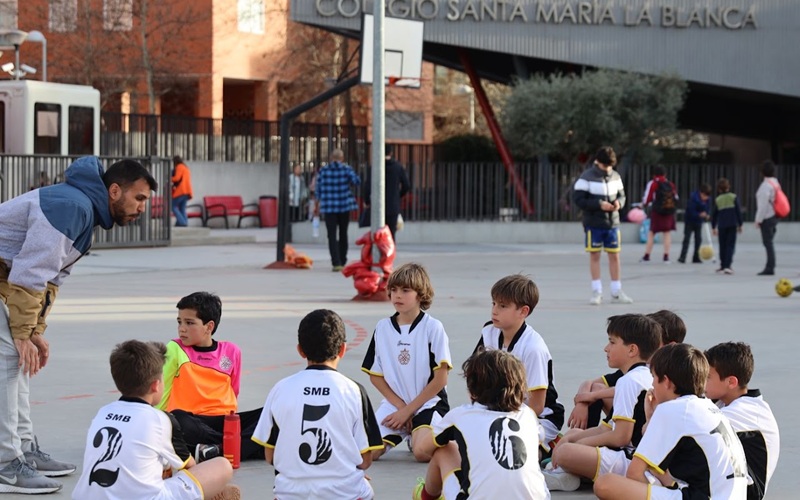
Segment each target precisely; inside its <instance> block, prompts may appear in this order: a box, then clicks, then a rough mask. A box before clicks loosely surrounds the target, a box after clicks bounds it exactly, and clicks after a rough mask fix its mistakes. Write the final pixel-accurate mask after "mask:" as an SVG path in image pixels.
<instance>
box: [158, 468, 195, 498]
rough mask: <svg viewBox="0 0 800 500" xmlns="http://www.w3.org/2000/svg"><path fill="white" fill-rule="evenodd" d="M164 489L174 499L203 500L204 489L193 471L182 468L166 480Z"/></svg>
mask: <svg viewBox="0 0 800 500" xmlns="http://www.w3.org/2000/svg"><path fill="white" fill-rule="evenodd" d="M164 489H166V490H167V494H168V495H169V498H172V499H174V500H203V490H201V489H200V485H199V484H198V483H197V480H196V479H195V478H194V476H192V474H191V473H189V472H187V471H185V470H180V471H178V472H176V473H175V475H173V476H172V477H171V478H168V479H165V480H164Z"/></svg>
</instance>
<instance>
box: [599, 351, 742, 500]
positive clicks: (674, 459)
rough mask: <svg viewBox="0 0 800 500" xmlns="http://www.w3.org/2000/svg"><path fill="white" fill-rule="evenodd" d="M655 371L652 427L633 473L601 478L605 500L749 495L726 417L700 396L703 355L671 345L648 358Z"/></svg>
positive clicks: (732, 499)
mask: <svg viewBox="0 0 800 500" xmlns="http://www.w3.org/2000/svg"><path fill="white" fill-rule="evenodd" d="M650 371H651V372H652V374H653V390H652V392H651V393H649V394H648V396H647V398H648V404H647V405H646V410H647V412H648V416H647V426H646V430H645V431H644V435H643V436H642V440H641V441H640V442H639V446H638V447H637V448H636V453H634V455H633V460H631V463H630V465H629V466H628V472H627V474H626V475H625V476H621V475H617V474H606V475H605V476H601V477H599V478H598V479H597V481H595V483H594V493H595V495H597V496H598V497H599V498H600V499H601V500H605V499H619V498H624V499H625V500H645V499H647V500H681V499H684V498H720V499H721V498H724V499H725V500H744V499H745V498H746V496H747V463H746V461H745V456H744V451H743V450H742V445H741V443H740V442H739V440H738V439H737V438H736V434H735V432H734V430H733V428H732V427H731V425H730V423H729V422H728V419H727V418H725V416H724V415H723V414H722V412H721V411H720V409H719V408H717V407H716V406H715V405H714V403H712V402H711V400H709V399H706V398H704V397H703V393H704V392H705V385H706V380H707V379H708V361H706V358H705V356H703V353H702V352H701V351H700V350H699V349H697V348H695V347H692V346H691V345H689V344H670V345H666V346H664V347H662V348H661V349H659V350H658V351H656V353H655V354H654V355H653V357H652V358H651V359H650ZM653 405H657V406H655V408H653ZM651 412H652V413H651Z"/></svg>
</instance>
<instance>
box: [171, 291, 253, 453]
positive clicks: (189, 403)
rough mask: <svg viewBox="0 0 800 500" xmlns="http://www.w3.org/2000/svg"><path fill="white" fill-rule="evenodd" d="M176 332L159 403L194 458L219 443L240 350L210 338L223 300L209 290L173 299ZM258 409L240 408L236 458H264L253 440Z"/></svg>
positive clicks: (235, 389) (231, 408)
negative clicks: (175, 423) (238, 455)
mask: <svg viewBox="0 0 800 500" xmlns="http://www.w3.org/2000/svg"><path fill="white" fill-rule="evenodd" d="M177 307H178V337H179V338H177V339H174V340H171V341H170V342H169V343H168V344H167V361H166V363H165V364H164V396H163V398H162V399H161V402H160V403H159V404H158V408H159V409H162V410H165V411H168V412H171V413H172V414H173V415H174V416H175V418H176V419H177V420H178V422H180V425H181V428H182V430H183V436H184V439H185V440H186V442H187V444H188V445H189V447H190V449H192V450H195V456H196V458H197V459H200V458H203V457H204V455H207V454H211V455H216V454H218V453H219V449H217V448H212V446H216V447H221V446H222V431H223V426H224V423H225V415H228V414H230V413H232V412H236V410H237V408H238V402H237V397H238V396H239V381H240V378H241V373H242V354H241V351H240V350H239V346H237V345H236V344H234V343H233V342H225V341H216V340H214V339H213V338H212V336H213V335H214V333H215V332H216V331H217V328H218V327H219V322H220V320H221V318H222V301H221V300H220V298H219V297H217V296H216V295H214V294H211V293H208V292H195V293H192V294H190V295H187V296H186V297H183V298H182V299H181V300H180V301H179V302H178V305H177ZM260 416H261V409H260V408H259V409H256V410H250V411H245V412H240V413H239V418H240V419H241V428H242V433H241V435H242V446H241V458H242V459H243V460H245V459H254V458H263V457H264V451H263V448H261V447H260V446H258V445H256V444H255V443H253V442H252V441H251V440H250V438H251V437H252V435H253V430H254V429H255V426H256V424H257V423H258V419H259V417H260Z"/></svg>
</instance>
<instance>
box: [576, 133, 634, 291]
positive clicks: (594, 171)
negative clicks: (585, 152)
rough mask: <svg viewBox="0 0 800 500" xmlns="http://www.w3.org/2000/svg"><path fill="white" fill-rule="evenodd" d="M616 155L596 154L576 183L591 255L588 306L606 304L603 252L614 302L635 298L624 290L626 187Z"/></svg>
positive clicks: (608, 150)
mask: <svg viewBox="0 0 800 500" xmlns="http://www.w3.org/2000/svg"><path fill="white" fill-rule="evenodd" d="M616 164H617V155H616V153H614V150H613V149H612V148H611V147H608V146H606V147H603V148H600V150H599V151H598V152H597V154H596V155H595V160H594V164H593V165H592V166H591V167H589V168H588V169H586V170H585V171H584V172H583V174H581V176H580V178H579V179H578V180H577V182H575V187H574V189H573V194H572V199H573V201H574V202H575V205H577V206H578V208H580V209H581V210H582V211H583V229H584V232H585V234H586V251H587V252H589V271H590V272H591V275H592V298H591V299H590V300H589V303H590V304H592V305H596V306H599V305H600V304H601V303H602V302H603V282H602V281H601V280H600V252H601V251H602V250H605V251H606V254H608V272H609V274H610V275H611V301H612V302H615V303H618V304H632V303H633V299H631V298H630V297H628V296H627V295H625V292H623V291H622V281H621V277H620V276H621V274H622V272H621V267H620V263H619V252H620V250H621V248H622V247H621V243H622V242H621V238H620V231H619V210H620V209H621V208H622V207H623V206H625V187H624V186H623V185H622V177H620V175H619V173H618V172H617V171H615V170H614V165H616Z"/></svg>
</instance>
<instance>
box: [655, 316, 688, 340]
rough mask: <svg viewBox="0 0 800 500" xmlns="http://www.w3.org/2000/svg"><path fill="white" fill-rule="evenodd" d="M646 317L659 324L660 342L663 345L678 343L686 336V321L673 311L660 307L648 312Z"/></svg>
mask: <svg viewBox="0 0 800 500" xmlns="http://www.w3.org/2000/svg"><path fill="white" fill-rule="evenodd" d="M647 317H648V318H650V319H654V320H655V321H656V323H658V324H659V325H661V330H662V332H661V334H662V336H661V342H662V343H663V344H664V345H667V344H671V343H673V342H675V343H677V344H680V343H681V342H683V340H684V339H685V338H686V323H684V322H683V320H682V319H681V317H680V316H678V315H677V314H675V313H674V312H672V311H670V310H667V309H662V310H660V311H656V312H654V313H650V314H648V315H647Z"/></svg>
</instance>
